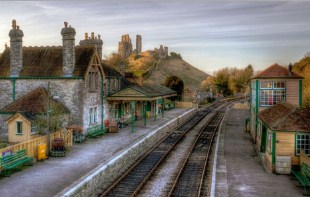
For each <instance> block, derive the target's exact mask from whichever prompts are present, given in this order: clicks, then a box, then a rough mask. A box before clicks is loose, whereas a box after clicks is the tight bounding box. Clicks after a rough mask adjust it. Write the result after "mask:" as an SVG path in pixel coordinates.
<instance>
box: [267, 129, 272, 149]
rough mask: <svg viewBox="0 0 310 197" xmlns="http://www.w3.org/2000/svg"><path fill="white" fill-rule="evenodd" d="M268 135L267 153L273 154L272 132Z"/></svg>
mask: <svg viewBox="0 0 310 197" xmlns="http://www.w3.org/2000/svg"><path fill="white" fill-rule="evenodd" d="M267 135H268V136H267V152H268V153H272V132H268V134H267Z"/></svg>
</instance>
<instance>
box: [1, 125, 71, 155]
mask: <svg viewBox="0 0 310 197" xmlns="http://www.w3.org/2000/svg"><path fill="white" fill-rule="evenodd" d="M55 138H63V139H64V141H65V145H66V147H69V146H72V130H62V131H57V132H54V133H51V134H50V144H51V142H52V141H53V140H54V139H55ZM45 143H46V136H42V137H38V138H35V139H33V140H29V141H26V142H22V143H18V144H15V145H12V146H8V147H5V148H2V149H0V154H1V155H0V156H2V154H3V153H5V152H8V151H12V152H17V151H19V150H22V149H26V153H27V155H28V156H31V157H37V156H38V145H39V144H45ZM50 147H51V146H50Z"/></svg>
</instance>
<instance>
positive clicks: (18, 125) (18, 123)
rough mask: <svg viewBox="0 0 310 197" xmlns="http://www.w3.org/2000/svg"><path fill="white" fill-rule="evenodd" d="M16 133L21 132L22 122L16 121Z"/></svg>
mask: <svg viewBox="0 0 310 197" xmlns="http://www.w3.org/2000/svg"><path fill="white" fill-rule="evenodd" d="M16 134H18V135H20V134H23V122H21V121H16Z"/></svg>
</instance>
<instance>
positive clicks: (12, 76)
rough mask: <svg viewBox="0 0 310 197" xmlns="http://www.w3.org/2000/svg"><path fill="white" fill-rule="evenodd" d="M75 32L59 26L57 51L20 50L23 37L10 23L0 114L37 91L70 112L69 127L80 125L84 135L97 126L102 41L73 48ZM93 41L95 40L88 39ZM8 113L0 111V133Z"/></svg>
mask: <svg viewBox="0 0 310 197" xmlns="http://www.w3.org/2000/svg"><path fill="white" fill-rule="evenodd" d="M75 34H76V32H75V29H74V28H73V27H71V26H69V25H68V23H67V22H65V25H64V28H62V30H61V35H62V40H63V46H61V47H23V46H22V41H23V40H22V38H23V35H24V34H23V32H22V30H21V29H20V27H19V26H17V25H16V21H15V20H13V22H12V29H11V31H10V33H9V36H10V47H7V48H6V49H5V50H4V52H3V53H2V55H1V57H0V92H1V94H0V100H1V103H0V109H3V108H5V107H6V106H8V105H10V104H11V103H12V102H14V101H16V100H17V99H19V98H21V97H22V96H24V95H26V94H27V93H29V92H31V91H32V90H35V89H36V88H39V87H42V88H44V89H46V90H49V92H50V95H56V94H57V95H58V97H59V101H58V102H60V103H62V104H63V105H64V106H66V108H68V109H70V114H71V115H70V119H69V124H76V125H81V126H82V127H83V128H84V131H87V129H89V128H92V127H95V126H98V125H101V128H102V129H103V118H104V116H108V114H107V113H108V112H107V111H105V105H107V103H106V102H105V101H104V99H103V97H104V85H103V84H104V83H105V80H106V78H105V77H106V76H105V75H104V72H103V67H102V62H101V58H100V54H102V53H101V52H98V50H99V49H101V47H96V46H97V45H102V41H101V42H100V41H98V42H92V43H94V44H96V46H92V45H91V44H89V43H90V42H81V44H82V45H79V46H75ZM89 39H97V40H98V38H97V37H96V38H93V37H92V38H89ZM11 115H12V114H8V113H7V112H5V111H0V128H1V127H2V128H3V129H4V130H7V125H6V124H5V120H6V119H8V118H9V117H10V116H11Z"/></svg>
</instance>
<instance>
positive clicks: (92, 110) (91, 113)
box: [89, 107, 98, 125]
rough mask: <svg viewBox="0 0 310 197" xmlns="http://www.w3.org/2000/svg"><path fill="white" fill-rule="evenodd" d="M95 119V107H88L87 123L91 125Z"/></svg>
mask: <svg viewBox="0 0 310 197" xmlns="http://www.w3.org/2000/svg"><path fill="white" fill-rule="evenodd" d="M97 121H98V120H97V107H92V108H89V124H90V125H91V124H93V123H96V122H97Z"/></svg>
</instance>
